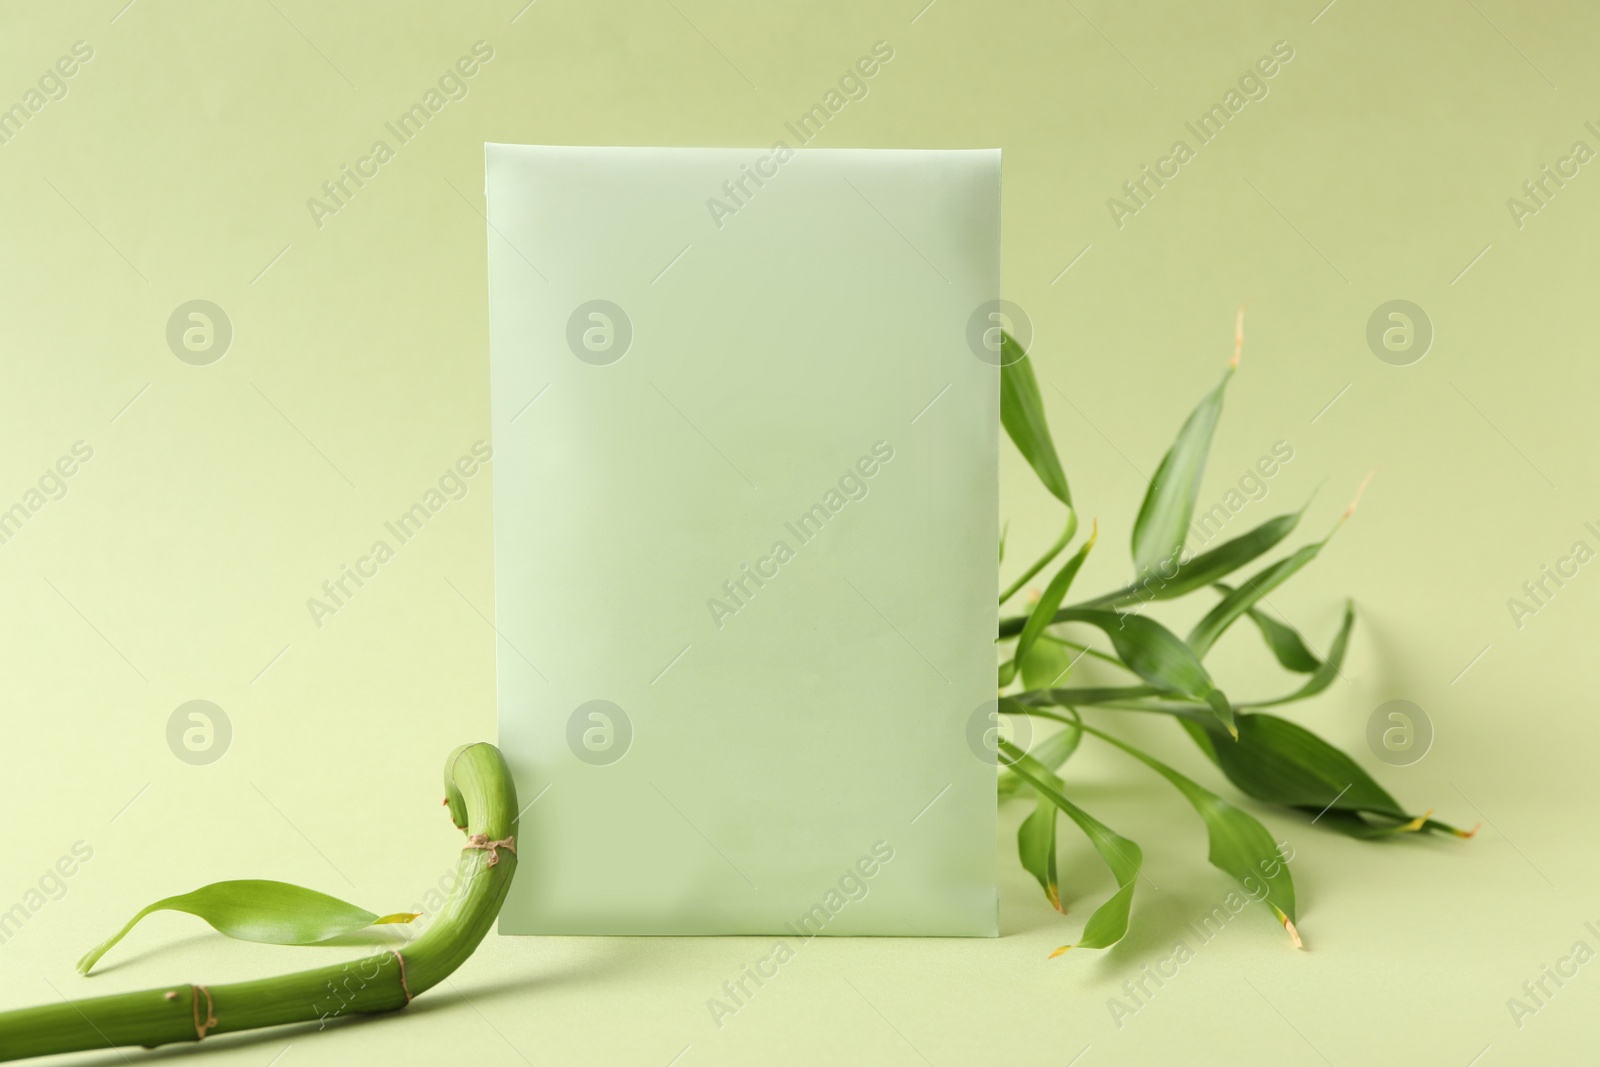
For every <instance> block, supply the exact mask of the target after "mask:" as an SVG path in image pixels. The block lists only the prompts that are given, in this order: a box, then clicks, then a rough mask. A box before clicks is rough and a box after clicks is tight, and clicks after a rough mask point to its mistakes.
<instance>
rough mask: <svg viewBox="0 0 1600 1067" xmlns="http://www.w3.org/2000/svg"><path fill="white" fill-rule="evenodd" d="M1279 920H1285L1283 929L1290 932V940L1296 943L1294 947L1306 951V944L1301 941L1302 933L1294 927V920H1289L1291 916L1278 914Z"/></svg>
mask: <svg viewBox="0 0 1600 1067" xmlns="http://www.w3.org/2000/svg"><path fill="white" fill-rule="evenodd" d="M1278 918H1279V919H1281V920H1283V928H1284V930H1285V931H1287V932H1288V934H1289V940H1290V941H1293V942H1294V947H1295V948H1298V949H1301V950H1304V949H1305V947H1306V943H1305V942H1304V941H1302V940H1301V939H1300V931H1299V929H1298V928H1296V926H1295V925H1294V920H1293V919H1291V918H1289V916H1287V915H1284V914H1283V913H1282V912H1279V913H1278Z"/></svg>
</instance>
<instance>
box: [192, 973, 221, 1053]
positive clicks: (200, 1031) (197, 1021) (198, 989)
mask: <svg viewBox="0 0 1600 1067" xmlns="http://www.w3.org/2000/svg"><path fill="white" fill-rule="evenodd" d="M189 989H190V991H191V992H192V993H193V994H194V997H193V1003H194V1034H195V1038H194V1039H195V1040H196V1041H204V1040H205V1039H206V1031H208V1030H211V1029H212V1028H214V1027H215V1026H216V1025H217V1006H216V1005H215V1004H214V1003H213V1002H212V1000H211V990H209V989H207V988H206V987H205V986H203V985H191V986H190V987H189ZM202 993H204V994H205V998H206V1017H205V1019H204V1021H202V1020H201V1018H200V995H201V994H202Z"/></svg>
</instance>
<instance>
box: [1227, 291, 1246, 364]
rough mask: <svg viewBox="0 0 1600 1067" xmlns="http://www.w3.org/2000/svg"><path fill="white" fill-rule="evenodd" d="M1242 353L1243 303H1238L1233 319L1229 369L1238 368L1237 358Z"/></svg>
mask: <svg viewBox="0 0 1600 1067" xmlns="http://www.w3.org/2000/svg"><path fill="white" fill-rule="evenodd" d="M1243 355H1244V305H1243V304H1240V305H1239V314H1238V315H1236V316H1235V317H1234V320H1233V358H1232V359H1230V360H1229V361H1228V369H1229V370H1238V369H1239V359H1240V357H1241V356H1243Z"/></svg>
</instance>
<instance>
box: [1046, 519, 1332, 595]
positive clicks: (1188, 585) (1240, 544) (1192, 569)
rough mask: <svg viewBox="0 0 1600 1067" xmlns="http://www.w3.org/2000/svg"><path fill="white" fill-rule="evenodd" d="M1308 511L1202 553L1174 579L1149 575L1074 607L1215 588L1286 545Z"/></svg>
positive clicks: (1182, 566)
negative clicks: (1251, 563)
mask: <svg viewBox="0 0 1600 1067" xmlns="http://www.w3.org/2000/svg"><path fill="white" fill-rule="evenodd" d="M1304 514H1305V509H1304V508H1301V509H1300V510H1299V511H1292V512H1289V513H1288V514H1286V515H1278V516H1276V517H1274V518H1271V519H1268V520H1267V521H1266V522H1264V523H1262V524H1261V525H1260V526H1257V527H1256V528H1255V529H1253V530H1250V531H1249V532H1248V533H1243V534H1240V535H1239V536H1238V537H1235V538H1233V539H1232V540H1230V541H1225V542H1223V543H1222V544H1220V545H1218V546H1217V547H1216V548H1213V549H1211V550H1210V551H1208V552H1202V553H1200V554H1199V555H1198V556H1195V557H1193V558H1191V559H1189V560H1186V561H1182V562H1180V563H1179V564H1178V566H1177V569H1176V570H1174V571H1173V573H1172V574H1171V575H1168V576H1163V575H1162V574H1161V573H1159V572H1157V573H1152V574H1147V575H1145V577H1144V578H1143V579H1142V580H1140V581H1136V582H1132V583H1130V584H1128V585H1125V586H1123V587H1122V588H1121V589H1118V590H1117V591H1116V592H1114V593H1107V594H1105V595H1104V596H1100V597H1096V598H1094V599H1093V600H1090V601H1085V602H1084V603H1082V604H1074V605H1073V607H1084V608H1091V607H1093V608H1098V607H1112V606H1116V605H1119V604H1128V603H1132V602H1134V601H1141V602H1143V601H1149V600H1172V599H1173V598H1175V597H1180V596H1183V595H1185V594H1187V593H1192V592H1194V591H1195V590H1196V589H1200V588H1202V587H1204V586H1207V585H1211V584H1214V583H1215V582H1216V581H1217V579H1218V578H1221V577H1223V576H1225V575H1227V574H1230V573H1232V572H1233V571H1236V570H1238V569H1239V568H1240V567H1243V566H1244V565H1245V564H1246V563H1249V562H1250V561H1251V560H1253V559H1256V558H1257V557H1259V556H1262V555H1264V554H1265V553H1266V552H1268V551H1269V550H1270V549H1272V548H1273V547H1274V546H1276V545H1277V544H1278V542H1280V541H1282V540H1283V539H1284V538H1285V537H1288V536H1289V534H1290V533H1291V532H1292V531H1293V530H1294V528H1295V527H1296V526H1297V525H1299V523H1300V517H1301V516H1302V515H1304Z"/></svg>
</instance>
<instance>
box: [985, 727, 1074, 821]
mask: <svg viewBox="0 0 1600 1067" xmlns="http://www.w3.org/2000/svg"><path fill="white" fill-rule="evenodd" d="M1018 710H1021V709H1018ZM1082 739H1083V731H1082V730H1079V729H1078V728H1077V727H1076V726H1067V727H1066V728H1065V729H1062V730H1058V731H1056V732H1055V733H1053V734H1051V735H1050V736H1049V737H1047V738H1045V739H1044V740H1043V741H1040V742H1039V743H1038V744H1036V745H1034V746H1033V750H1032V751H1030V752H1029V753H1028V754H1029V755H1030V756H1032V757H1033V758H1034V759H1036V760H1038V761H1039V762H1040V763H1041V764H1043V765H1044V766H1046V767H1048V768H1049V769H1050V770H1052V771H1053V770H1055V769H1056V768H1057V767H1059V766H1061V765H1062V764H1063V763H1065V762H1067V760H1068V759H1069V758H1070V757H1071V756H1072V754H1073V753H1074V752H1076V751H1077V750H1078V742H1079V741H1081V740H1082ZM1024 790H1027V791H1028V792H1032V790H1031V789H1030V788H1029V786H1028V783H1026V782H1024V781H1023V780H1022V779H1021V778H1019V777H1017V775H1016V773H1015V772H1013V771H1012V770H1011V768H1009V767H1002V769H1001V771H1000V784H999V792H1000V799H1001V800H1005V799H1006V798H1008V797H1013V796H1016V795H1017V794H1018V793H1021V792H1022V791H1024Z"/></svg>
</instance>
